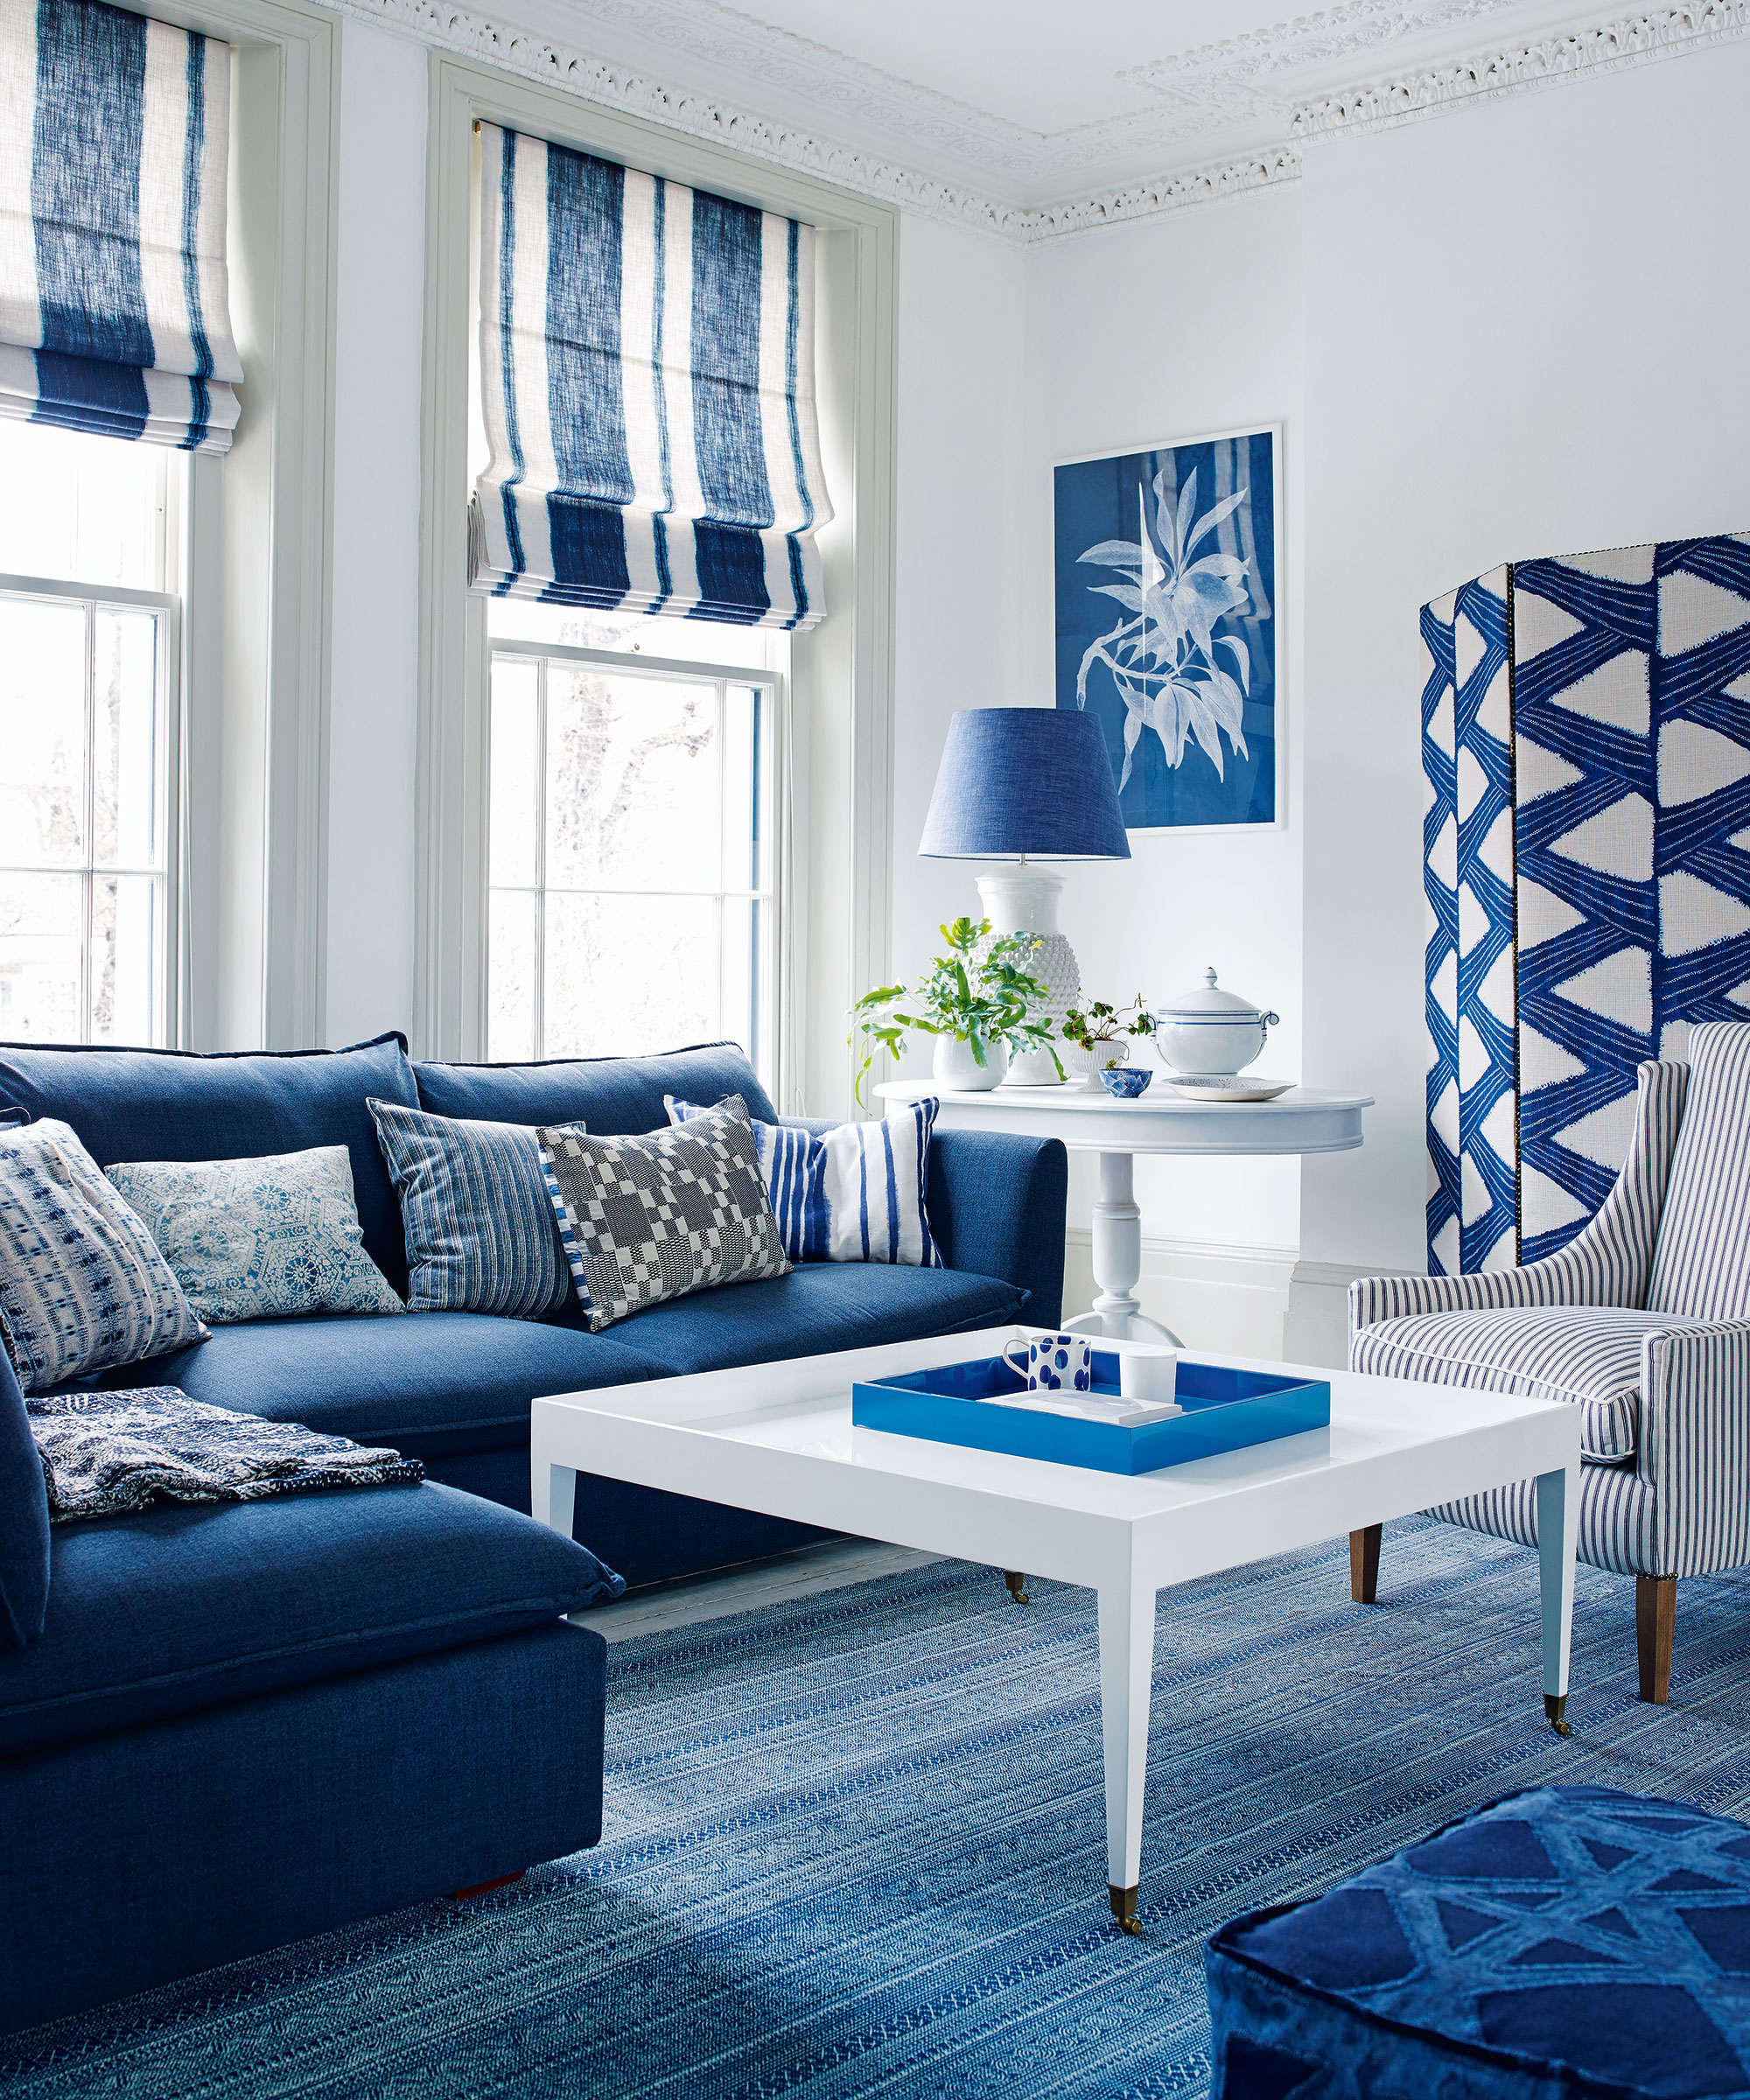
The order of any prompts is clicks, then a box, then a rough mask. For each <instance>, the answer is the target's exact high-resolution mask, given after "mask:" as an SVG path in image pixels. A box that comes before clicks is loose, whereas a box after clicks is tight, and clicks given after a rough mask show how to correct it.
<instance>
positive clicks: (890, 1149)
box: [662, 1094, 948, 1269]
mask: <svg viewBox="0 0 1750 2100" xmlns="http://www.w3.org/2000/svg"><path fill="white" fill-rule="evenodd" d="M662 1105H663V1107H664V1108H665V1109H667V1110H668V1111H669V1122H670V1123H672V1124H683V1123H689V1122H690V1121H691V1120H692V1118H693V1117H695V1116H704V1115H708V1114H709V1113H710V1112H711V1111H710V1110H707V1109H704V1108H702V1107H701V1106H699V1104H698V1103H696V1102H690V1101H677V1100H676V1098H675V1096H673V1095H672V1094H665V1095H664V1096H662ZM715 1105H716V1106H717V1107H718V1109H727V1110H729V1111H730V1113H731V1114H732V1115H738V1116H739V1117H741V1118H742V1119H743V1121H745V1122H748V1123H753V1117H750V1116H749V1115H748V1113H747V1103H746V1102H745V1101H744V1100H743V1099H742V1098H741V1096H740V1095H739V1094H732V1095H730V1096H728V1097H727V1098H726V1099H725V1100H723V1101H720V1102H718V1103H716V1104H715ZM941 1105H942V1104H941V1103H940V1102H938V1101H935V1100H929V1101H912V1102H907V1103H906V1104H905V1105H904V1106H903V1107H901V1108H897V1109H895V1110H893V1112H892V1114H890V1115H889V1116H888V1117H886V1120H885V1121H884V1122H881V1123H841V1124H838V1125H837V1127H836V1128H835V1129H833V1130H830V1131H826V1132H825V1133H824V1135H823V1136H821V1137H818V1138H817V1137H816V1136H815V1135H814V1133H813V1132H812V1131H798V1130H793V1129H791V1128H789V1127H788V1125H787V1124H774V1123H753V1142H754V1144H755V1145H756V1146H757V1147H758V1148H759V1153H760V1173H761V1174H762V1175H763V1176H764V1177H765V1181H766V1192H767V1194H768V1195H769V1196H770V1197H771V1199H772V1211H773V1215H774V1216H775V1217H776V1219H777V1221H778V1230H779V1233H780V1235H781V1237H782V1239H783V1242H784V1252H785V1253H786V1254H787V1255H788V1256H789V1257H790V1259H791V1260H792V1261H793V1262H888V1263H893V1264H900V1265H902V1266H904V1267H907V1268H910V1269H945V1268H946V1267H947V1266H948V1264H947V1263H946V1262H944V1261H943V1260H942V1250H941V1249H940V1248H939V1247H938V1246H937V1245H936V1243H935V1240H934V1239H933V1238H932V1237H931V1236H930V1229H929V1214H928V1211H927V1210H926V1209H925V1208H924V1205H925V1200H926V1198H927V1197H928V1194H929V1148H930V1133H931V1131H933V1130H934V1129H935V1117H936V1110H938V1109H939V1108H940V1107H941Z"/></svg>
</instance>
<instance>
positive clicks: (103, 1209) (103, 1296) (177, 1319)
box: [0, 1117, 207, 1393]
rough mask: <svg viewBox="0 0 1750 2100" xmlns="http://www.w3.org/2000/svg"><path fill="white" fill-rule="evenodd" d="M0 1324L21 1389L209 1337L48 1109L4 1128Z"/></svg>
mask: <svg viewBox="0 0 1750 2100" xmlns="http://www.w3.org/2000/svg"><path fill="white" fill-rule="evenodd" d="M0 1328H4V1337H5V1343H6V1353H7V1355H9V1356H10V1357H11V1360H12V1367H13V1369H15V1370H16V1371H17V1372H18V1383H19V1384H20V1385H21V1386H22V1387H23V1388H24V1390H25V1391H26V1392H27V1393H30V1392H42V1391H45V1390H46V1389H47V1388H49V1387H51V1386H56V1385H62V1384H65V1383H66V1381H67V1380H68V1379H70V1378H83V1377H86V1376H88V1375H90V1374H91V1373H93V1372H95V1371H107V1370H109V1369H112V1368H113V1367H114V1366H116V1365H117V1364H123V1363H137V1362H140V1361H141V1360H142V1359H143V1358H144V1357H148V1356H161V1355H164V1354H165V1351H166V1350H167V1349H180V1348H186V1347H187V1346H188V1344H189V1343H190V1342H194V1341H206V1339H207V1330H206V1328H205V1327H202V1326H201V1324H200V1320H199V1319H198V1318H197V1316H196V1314H195V1312H194V1309H193V1306H191V1305H190V1304H189V1302H188V1299H186V1297H185V1296H184V1294H183V1290H182V1286H181V1285H180V1284H179V1283H178V1281H177V1279H176V1278H175V1276H174V1275H172V1272H171V1270H170V1267H169V1265H168V1264H166V1262H165V1257H164V1256H163V1255H162V1254H161V1253H159V1251H158V1248H157V1246H156V1245H155V1244H154V1243H153V1240H152V1236H151V1232H150V1231H149V1230H148V1229H147V1228H146V1227H145V1225H144V1224H143V1223H142V1222H141V1221H140V1219H139V1218H138V1217H137V1215H135V1213H134V1212H133V1211H132V1210H131V1209H130V1208H129V1206H128V1204H127V1203H126V1202H125V1201H123V1198H122V1196H121V1194H120V1193H119V1192H118V1191H117V1190H116V1187H115V1186H114V1185H113V1183H111V1182H109V1180H106V1179H105V1178H104V1176H103V1174H102V1173H101V1172H100V1171H99V1168H98V1166H97V1162H96V1161H95V1159H93V1158H92V1157H91V1155H90V1153H89V1152H87V1151H86V1149H85V1147H84V1146H83V1145H81V1143H80V1142H79V1139H78V1138H75V1137H74V1136H73V1131H72V1130H71V1129H70V1128H69V1127H68V1125H67V1124H64V1123H61V1122H59V1121H57V1120H56V1119H55V1118H53V1117H44V1118H43V1119H42V1120H41V1121H40V1122H38V1123H33V1124H28V1125H27V1126H26V1127H25V1129H23V1130H20V1131H5V1132H4V1133H0Z"/></svg>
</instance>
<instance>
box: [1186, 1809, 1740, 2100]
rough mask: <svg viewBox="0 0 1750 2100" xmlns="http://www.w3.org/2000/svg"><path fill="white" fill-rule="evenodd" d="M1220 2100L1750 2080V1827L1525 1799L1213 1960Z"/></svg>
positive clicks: (1677, 2089)
mask: <svg viewBox="0 0 1750 2100" xmlns="http://www.w3.org/2000/svg"><path fill="white" fill-rule="evenodd" d="M1208 1986H1209V2016H1210V2022H1211V2025H1212V2027H1213V2029H1214V2038H1213V2053H1214V2058H1215V2085H1214V2089H1213V2092H1212V2095H1211V2100H1290V2096H1292V2100H1460V2096H1462V2100H1478V2096H1485V2095H1496V2094H1499V2095H1508V2094H1511V2095H1513V2096H1514V2100H1558V2096H1559V2100H1575V2096H1581V2095H1585V2096H1600V2100H1609V2096H1621V2100H1629V2096H1634V2100H1639V2096H1642V2095H1657V2096H1660V2100H1703V2096H1708V2100H1712V2096H1715V2095H1722V2094H1736V2093H1746V2092H1750V1827H1747V1826H1746V1825H1745V1824H1741V1823H1733V1822H1731V1821H1729V1820H1728V1819H1727V1818H1726V1817H1723V1816H1714V1815H1711V1814H1709V1813H1708V1812H1707V1811H1706V1810H1704V1809H1692V1808H1688V1807H1685V1806H1684V1805H1682V1804H1681V1803H1675V1802H1668V1801H1646V1800H1642V1798H1640V1797H1639V1796H1636V1795H1634V1794H1620V1793H1617V1792H1615V1791H1614V1790H1613V1789H1610V1788H1607V1787H1537V1788H1534V1789H1530V1791H1529V1792H1526V1793H1523V1794H1512V1795H1509V1796H1508V1797H1507V1798H1506V1799H1505V1800H1504V1801H1498V1802H1495V1803H1491V1804H1490V1805H1489V1806H1488V1808H1486V1809H1479V1810H1477V1811H1476V1813H1475V1814H1474V1815H1472V1816H1467V1817H1466V1818H1465V1819H1464V1821H1463V1822H1462V1823H1455V1824H1451V1825H1450V1826H1449V1827H1448V1828H1447V1829H1446V1830H1444V1831H1437V1832H1436V1833H1435V1834H1434V1836H1433V1837H1432V1838H1425V1839H1423V1841H1422V1842H1421V1843H1420V1844H1419V1845H1411V1847H1410V1848H1409V1849H1408V1851H1406V1852H1399V1853H1398V1854H1397V1857H1396V1858H1395V1859H1388V1860H1386V1861H1385V1862H1384V1864H1383V1866H1370V1867H1369V1868H1367V1869H1366V1870H1365V1871H1364V1872H1363V1873H1359V1874H1356V1875H1355V1876H1354V1878H1353V1879H1352V1880H1348V1881H1345V1882H1343V1883H1342V1884H1341V1886H1340V1887H1336V1888H1334V1889H1332V1890H1331V1891H1330V1893H1329V1894H1327V1895H1323V1896H1320V1897H1318V1898H1316V1899H1315V1900H1314V1901H1312V1902H1310V1903H1300V1904H1290V1905H1286V1906H1284V1907H1282V1908H1278V1909H1274V1910H1261V1911H1255V1912H1254V1913H1253V1914H1252V1915H1250V1917H1244V1918H1236V1919H1235V1920H1234V1921H1233V1922H1231V1923H1230V1924H1227V1925H1224V1926H1222V1929H1221V1930H1220V1931H1219V1932H1218V1933H1216V1935H1215V1937H1214V1938H1213V1939H1212V1940H1211V1941H1210V1943H1209V1947H1208Z"/></svg>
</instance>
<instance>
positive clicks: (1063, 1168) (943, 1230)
mask: <svg viewBox="0 0 1750 2100" xmlns="http://www.w3.org/2000/svg"><path fill="white" fill-rule="evenodd" d="M1068 1193H1069V1154H1068V1152H1066V1151H1065V1150H1064V1148H1063V1146H1062V1145H1061V1143H1060V1142H1059V1141H1058V1140H1057V1139H1056V1138H1012V1137H1006V1136H1005V1135H1004V1134H1003V1133H1002V1132H1001V1131H943V1130H938V1131H937V1132H936V1134H935V1138H933V1139H932V1140H931V1141H930V1166H929V1221H930V1230H931V1232H932V1233H934V1234H935V1243H936V1245H937V1246H938V1247H940V1248H941V1249H942V1259H943V1260H944V1261H945V1262H946V1263H947V1264H948V1265H949V1268H950V1269H970V1270H972V1271H976V1272H977V1274H978V1275H980V1276H1000V1277H1003V1278H1005V1279H1006V1280H1007V1281H1008V1282H1009V1283H1012V1284H1013V1285H1016V1286H1017V1287H1018V1288H1019V1289H1020V1290H1022V1291H1025V1292H1027V1293H1028V1298H1027V1315H1026V1316H1027V1320H1028V1324H1029V1325H1030V1326H1033V1327H1055V1326H1056V1325H1057V1323H1058V1321H1059V1320H1061V1319H1062V1317H1063V1217H1064V1208H1065V1206H1066V1204H1067V1203H1068ZM926 1331H927V1330H926Z"/></svg>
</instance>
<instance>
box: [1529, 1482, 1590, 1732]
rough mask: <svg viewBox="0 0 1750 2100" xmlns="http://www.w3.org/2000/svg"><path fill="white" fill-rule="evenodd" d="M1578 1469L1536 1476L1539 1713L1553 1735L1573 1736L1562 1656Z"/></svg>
mask: <svg viewBox="0 0 1750 2100" xmlns="http://www.w3.org/2000/svg"><path fill="white" fill-rule="evenodd" d="M1579 1522H1580V1479H1579V1467H1578V1466H1570V1467H1567V1468H1566V1469H1565V1471H1564V1472H1561V1473H1540V1474H1538V1475H1537V1558H1538V1563H1539V1565H1540V1568H1541V1570H1542V1574H1543V1590H1544V1713H1545V1714H1546V1715H1547V1716H1548V1717H1549V1722H1550V1726H1551V1727H1552V1728H1553V1729H1554V1730H1555V1732H1556V1733H1557V1734H1558V1735H1570V1734H1572V1733H1573V1732H1572V1729H1571V1728H1570V1727H1569V1726H1568V1723H1567V1721H1566V1719H1565V1712H1566V1708H1567V1704H1568V1650H1569V1649H1570V1647H1571V1645H1572V1640H1573V1630H1574V1551H1575V1548H1576V1546H1577V1545H1578V1544H1579Z"/></svg>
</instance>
